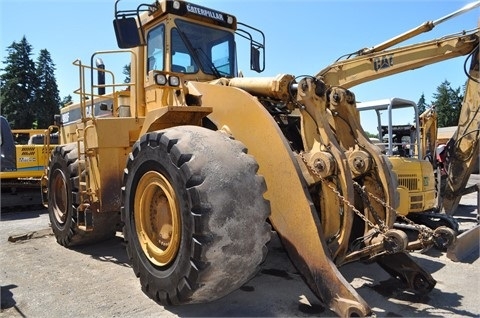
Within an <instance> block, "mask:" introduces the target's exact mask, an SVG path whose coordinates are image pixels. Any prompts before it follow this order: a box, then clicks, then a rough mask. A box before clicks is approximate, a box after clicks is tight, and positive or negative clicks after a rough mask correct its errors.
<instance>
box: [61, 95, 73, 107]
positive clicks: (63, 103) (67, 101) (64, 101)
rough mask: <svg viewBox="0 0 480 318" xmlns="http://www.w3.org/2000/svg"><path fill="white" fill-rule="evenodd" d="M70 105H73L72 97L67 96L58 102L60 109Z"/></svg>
mask: <svg viewBox="0 0 480 318" xmlns="http://www.w3.org/2000/svg"><path fill="white" fill-rule="evenodd" d="M71 103H73V99H72V95H67V96H65V97H64V98H63V99H62V101H61V102H60V108H63V107H65V106H67V105H70V104H71Z"/></svg>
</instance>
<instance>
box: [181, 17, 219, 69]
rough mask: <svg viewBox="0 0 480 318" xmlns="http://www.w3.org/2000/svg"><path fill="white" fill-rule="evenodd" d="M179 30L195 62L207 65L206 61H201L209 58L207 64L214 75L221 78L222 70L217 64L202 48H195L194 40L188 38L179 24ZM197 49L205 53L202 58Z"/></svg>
mask: <svg viewBox="0 0 480 318" xmlns="http://www.w3.org/2000/svg"><path fill="white" fill-rule="evenodd" d="M177 31H178V34H179V35H180V37H181V38H182V40H183V42H184V43H185V45H186V46H187V49H188V50H189V51H190V53H191V54H192V57H193V59H194V60H195V62H196V63H197V64H198V65H200V66H205V64H204V63H201V60H207V66H208V67H209V68H210V70H211V71H212V72H213V75H215V77H216V78H220V77H222V76H221V75H220V72H219V71H218V70H217V68H216V67H215V65H214V64H213V63H212V61H210V59H209V58H208V56H207V55H206V54H205V52H203V51H202V49H198V48H194V47H193V46H192V42H190V40H189V39H188V37H187V35H186V34H185V33H184V32H183V31H182V30H181V29H180V28H179V27H178V26H177ZM197 51H200V52H202V53H203V55H204V58H203V59H201V58H200V56H199V55H198V53H197Z"/></svg>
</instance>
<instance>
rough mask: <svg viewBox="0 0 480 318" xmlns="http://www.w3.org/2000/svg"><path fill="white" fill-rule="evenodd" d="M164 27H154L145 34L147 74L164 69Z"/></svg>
mask: <svg viewBox="0 0 480 318" xmlns="http://www.w3.org/2000/svg"><path fill="white" fill-rule="evenodd" d="M164 35H165V26H164V25H163V24H161V25H159V26H156V27H155V28H153V29H152V30H150V31H149V32H148V34H147V73H148V72H150V71H152V70H163V68H164V38H165V37H164Z"/></svg>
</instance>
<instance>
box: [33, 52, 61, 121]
mask: <svg viewBox="0 0 480 318" xmlns="http://www.w3.org/2000/svg"><path fill="white" fill-rule="evenodd" d="M54 73H55V64H53V62H52V59H51V57H50V53H49V52H48V51H47V50H46V49H43V50H41V51H40V55H39V57H38V60H37V63H36V74H37V78H38V82H39V83H38V89H37V94H36V96H35V97H36V98H35V112H36V114H37V127H38V128H48V126H50V125H52V124H53V116H54V115H55V114H58V112H59V106H60V96H59V92H58V87H57V82H56V81H55V74H54Z"/></svg>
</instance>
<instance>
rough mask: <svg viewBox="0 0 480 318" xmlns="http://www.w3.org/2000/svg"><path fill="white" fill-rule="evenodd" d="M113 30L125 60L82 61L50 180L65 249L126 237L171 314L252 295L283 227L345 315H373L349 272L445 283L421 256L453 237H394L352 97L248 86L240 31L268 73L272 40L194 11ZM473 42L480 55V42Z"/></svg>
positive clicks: (393, 196) (283, 82) (318, 79)
mask: <svg viewBox="0 0 480 318" xmlns="http://www.w3.org/2000/svg"><path fill="white" fill-rule="evenodd" d="M113 24H114V29H115V34H116V37H117V42H118V46H119V48H120V49H121V50H114V51H99V52H96V53H94V54H93V55H92V56H91V59H90V61H89V63H87V64H83V63H82V62H81V61H80V60H76V61H75V62H74V65H76V66H77V67H78V69H79V79H80V87H79V89H78V90H77V92H78V93H79V95H80V96H79V97H80V102H79V103H78V104H74V105H70V106H68V107H65V108H63V109H62V110H61V114H60V115H59V116H58V121H59V122H61V124H60V128H59V133H60V140H61V142H60V145H58V146H57V147H55V149H54V151H53V152H52V155H51V157H50V161H49V164H48V165H47V166H46V168H45V173H44V176H43V178H42V189H43V190H42V191H43V194H44V204H45V205H46V206H48V210H49V216H50V220H51V224H52V229H53V232H54V234H55V237H56V239H57V241H58V243H59V244H61V245H63V246H66V247H70V246H73V245H78V244H85V243H91V242H95V241H99V240H102V239H106V238H109V237H111V236H113V235H114V233H115V229H116V228H117V226H118V225H121V226H122V227H123V236H124V239H125V242H126V246H127V254H128V257H129V259H130V261H131V263H132V267H133V270H134V273H135V274H136V275H137V277H139V280H140V283H141V286H142V289H143V290H144V292H145V293H146V294H147V295H148V296H149V297H151V298H152V299H154V300H156V301H157V302H159V303H160V304H163V305H180V304H189V303H201V302H208V301H214V300H216V299H218V298H221V297H223V296H225V295H227V294H228V293H230V292H232V291H234V290H235V289H237V288H239V287H240V286H241V285H242V284H244V283H245V282H247V281H248V280H249V279H250V278H251V277H252V276H254V275H255V274H256V272H257V270H258V268H259V265H260V264H261V263H262V261H263V260H264V257H265V255H266V252H267V248H266V244H267V242H268V241H269V239H270V235H271V228H273V229H274V230H275V231H276V233H277V234H278V235H279V237H280V238H281V241H282V243H283V245H284V247H285V249H286V251H287V252H288V254H289V256H290V258H291V260H292V262H293V263H294V265H295V266H296V267H297V269H298V270H299V272H300V273H301V274H302V276H303V277H304V279H305V281H306V283H307V284H308V286H309V287H310V288H311V289H312V291H313V292H314V293H315V295H317V296H318V297H319V298H320V299H321V300H323V302H324V303H325V304H326V305H327V306H328V307H329V308H331V309H332V310H333V311H334V312H335V313H337V314H338V315H339V316H342V317H343V316H368V315H371V314H372V310H371V308H370V307H369V305H368V304H367V303H366V302H365V301H364V300H363V299H362V297H361V296H360V295H359V294H358V293H357V292H356V290H355V289H354V288H353V287H352V286H351V285H350V284H349V283H348V282H347V281H346V279H345V278H344V277H343V276H342V275H341V273H340V272H339V270H338V267H339V266H341V265H343V264H346V263H349V262H354V261H375V262H377V263H378V264H379V265H380V266H381V267H382V268H384V269H385V271H387V272H388V273H389V274H391V275H392V276H393V277H395V278H396V279H398V280H399V282H401V283H403V284H405V288H407V289H410V290H412V291H414V292H417V293H425V292H428V291H430V290H431V289H432V288H433V287H434V286H435V283H436V282H435V280H434V279H433V277H432V276H431V275H430V274H429V273H428V272H426V271H425V270H423V269H422V268H421V267H420V266H418V265H417V264H416V263H415V262H414V261H413V259H412V258H411V257H409V255H408V252H409V251H414V250H418V249H420V248H423V247H425V246H429V245H433V244H436V242H437V241H438V240H441V239H442V236H443V233H440V232H436V231H433V230H430V229H424V228H421V229H420V230H421V233H422V235H420V236H419V238H418V240H415V241H410V240H409V239H408V237H407V235H406V234H405V233H404V232H403V231H401V230H398V229H394V228H393V224H394V222H395V219H396V216H397V212H396V210H395V209H396V208H397V207H398V205H399V195H398V192H397V176H396V175H395V173H393V172H392V167H391V163H390V161H389V160H388V157H387V156H385V155H384V154H382V152H381V150H380V148H379V147H378V146H376V145H374V144H372V143H371V142H370V140H369V139H368V137H367V136H366V134H365V132H364V131H363V129H362V127H361V125H360V121H359V115H358V111H357V109H356V107H355V105H356V101H355V95H354V93H353V92H351V91H349V90H348V89H347V88H345V87H339V86H338V85H337V84H332V83H333V82H332V83H330V82H329V81H328V80H325V79H322V76H303V77H301V78H297V77H295V76H293V75H289V74H280V75H278V76H276V77H259V78H245V77H239V75H238V70H237V64H236V58H237V55H236V50H235V47H236V44H235V38H236V37H235V35H237V38H238V39H240V40H246V41H249V43H250V62H251V63H250V64H251V68H252V70H255V71H257V72H261V71H263V69H264V65H265V52H264V50H265V45H264V43H265V38H264V35H263V33H262V32H261V31H260V30H258V29H255V28H252V27H250V26H248V25H245V24H243V23H240V22H237V20H236V18H235V16H233V15H231V14H228V13H224V12H220V11H217V10H214V9H211V8H206V7H203V6H199V5H197V4H194V3H189V2H185V1H156V2H155V3H153V4H149V5H147V4H140V5H139V6H138V7H136V9H133V10H132V9H123V8H121V7H120V3H119V1H116V3H115V19H114V23H113ZM463 38H465V39H467V40H468V41H470V42H475V41H476V43H477V45H478V34H469V35H464V36H463ZM470 42H469V43H470ZM465 50H466V49H465ZM118 54H129V55H131V79H132V80H131V82H129V83H120V84H119V83H116V82H115V76H114V74H113V72H111V71H109V70H108V69H107V68H106V67H105V65H104V64H103V59H104V58H106V57H108V56H110V55H118ZM370 66H371V67H372V64H370Z"/></svg>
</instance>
